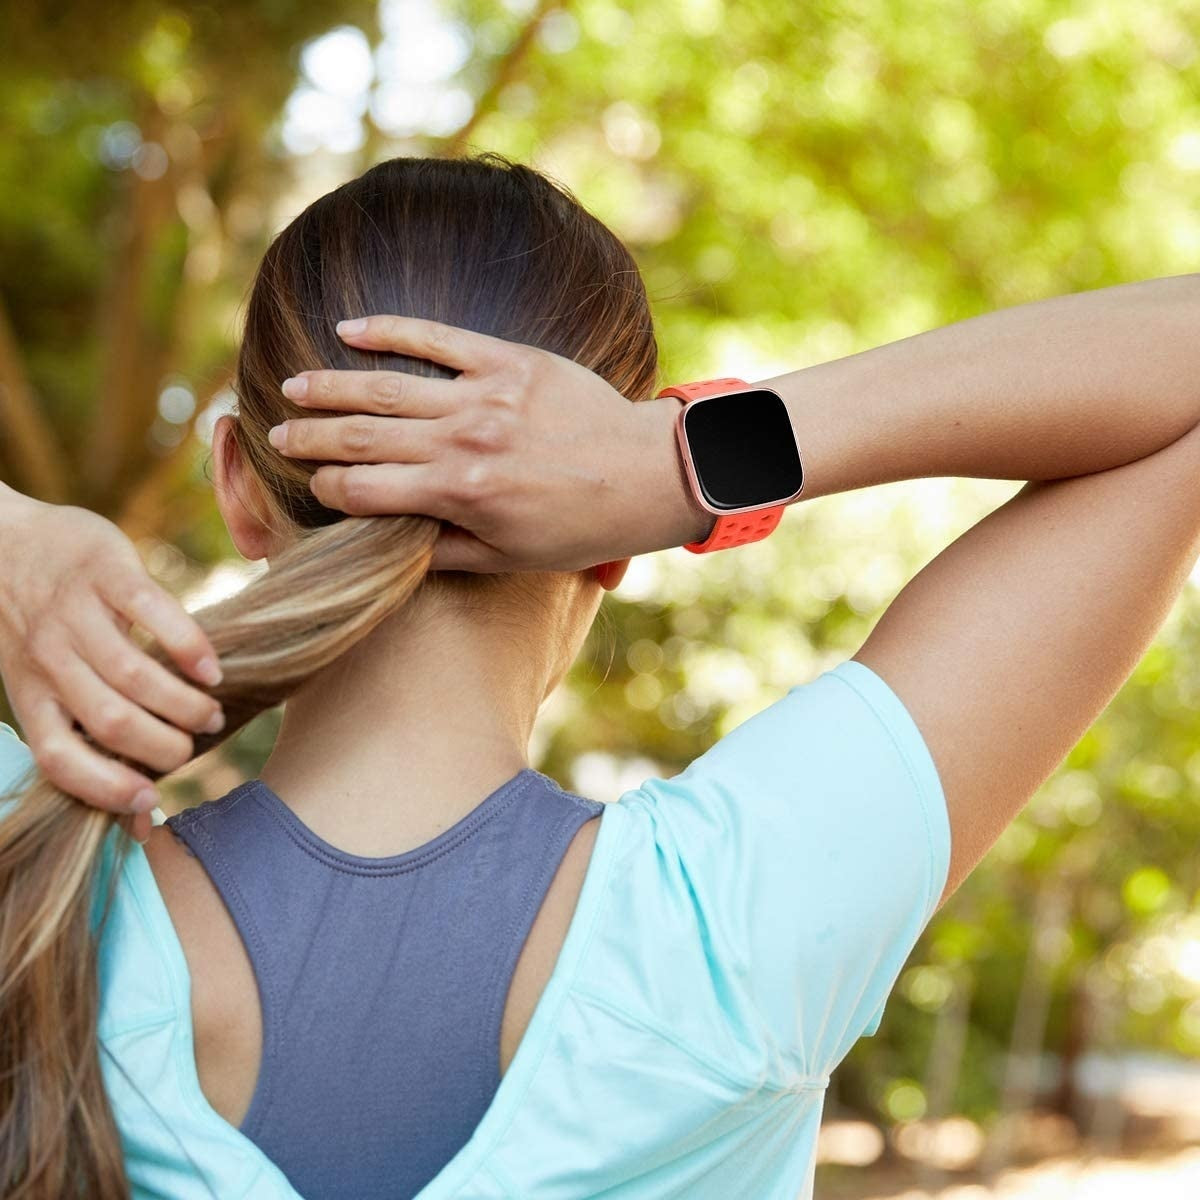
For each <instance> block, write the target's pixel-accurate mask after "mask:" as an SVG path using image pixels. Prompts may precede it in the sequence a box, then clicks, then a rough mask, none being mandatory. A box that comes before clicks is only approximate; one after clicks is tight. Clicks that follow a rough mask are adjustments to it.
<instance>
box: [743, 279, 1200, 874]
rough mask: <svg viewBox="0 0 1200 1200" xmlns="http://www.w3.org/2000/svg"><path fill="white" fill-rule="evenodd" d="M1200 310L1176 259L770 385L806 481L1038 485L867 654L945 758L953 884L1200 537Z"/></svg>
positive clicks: (1101, 693) (1010, 810)
mask: <svg viewBox="0 0 1200 1200" xmlns="http://www.w3.org/2000/svg"><path fill="white" fill-rule="evenodd" d="M1198 328H1200V276H1196V275H1188V276H1178V277H1174V278H1170V279H1161V280H1153V281H1150V282H1147V283H1138V284H1131V285H1124V286H1121V287H1114V288H1108V289H1104V290H1101V291H1095V292H1088V293H1083V294H1081V295H1076V296H1068V297H1062V298H1059V299H1055V300H1048V301H1042V302H1038V303H1035V304H1029V305H1024V306H1021V307H1019V308H1014V309H1008V310H1005V311H1002V312H998V313H994V314H991V315H988V316H985V317H979V318H974V319H972V320H969V321H964V322H961V323H960V324H957V325H952V326H948V327H947V328H945V329H940V330H936V331H934V332H932V333H928V334H921V335H919V336H917V337H913V338H908V339H906V340H905V341H901V342H896V343H893V344H892V345H889V346H884V347H881V348H880V349H878V350H871V351H867V352H866V353H864V354H859V355H855V356H853V357H851V358H847V359H843V360H840V361H838V362H834V363H828V364H823V365H821V366H819V367H814V368H810V369H808V370H805V371H798V372H795V373H794V374H791V375H786V376H783V377H782V378H779V379H775V380H768V381H766V383H767V386H771V387H774V388H776V389H777V390H778V391H779V392H780V393H781V394H782V395H783V396H784V397H785V400H786V402H787V404H788V407H789V411H790V412H791V414H792V418H793V421H794V423H795V425H796V428H797V430H798V431H799V434H800V440H801V445H802V446H804V448H805V451H806V465H807V467H808V479H809V481H810V484H811V491H810V492H809V494H810V495H821V494H824V493H827V492H837V491H844V490H847V489H849V488H854V487H861V486H863V485H865V484H869V483H876V482H881V481H885V480H894V479H905V478H912V477H916V476H923V475H974V476H982V477H991V478H1007V479H1027V480H1037V481H1042V482H1036V483H1031V484H1030V485H1029V486H1028V487H1026V488H1024V489H1022V490H1021V492H1020V493H1018V495H1017V496H1015V497H1014V498H1013V499H1012V500H1010V501H1009V502H1008V503H1007V504H1004V505H1002V506H1001V507H1000V508H999V509H997V510H996V511H995V512H994V513H992V514H990V515H989V516H988V517H986V518H984V520H983V521H981V522H980V523H979V524H978V525H976V526H975V527H974V528H972V529H970V530H968V531H967V532H966V533H965V534H964V535H963V536H962V537H960V538H959V539H958V540H957V541H956V542H955V543H954V544H953V545H951V546H949V547H948V548H947V549H946V550H944V551H943V552H942V553H941V554H940V555H938V556H937V558H935V559H934V560H933V561H932V562H931V563H930V564H929V565H928V566H927V567H925V569H924V570H922V571H921V572H920V573H919V574H918V575H917V576H916V577H915V578H914V579H913V580H912V581H911V582H910V583H909V584H908V585H907V586H906V587H905V588H904V589H903V591H902V592H901V593H900V595H899V596H898V597H897V599H896V600H895V601H894V602H893V603H892V604H891V606H890V607H889V608H888V610H887V612H886V613H885V614H884V615H883V617H882V618H881V619H880V621H879V623H878V624H877V626H876V627H875V629H874V630H873V631H872V633H871V635H870V637H868V639H867V641H866V643H865V644H864V645H863V647H862V649H861V650H860V651H859V652H858V654H857V655H855V657H856V658H857V659H858V660H859V661H861V662H863V663H865V664H866V665H867V666H869V667H871V668H872V669H873V670H875V671H877V673H878V674H880V675H881V676H882V677H883V678H884V679H885V680H886V681H887V682H888V683H889V684H890V685H891V686H892V688H893V690H894V691H895V692H896V693H897V694H898V695H899V696H900V698H901V699H902V700H903V701H904V703H905V705H906V707H907V708H908V709H909V711H910V712H911V713H912V715H913V717H914V719H915V720H916V723H917V725H918V727H919V728H920V730H921V732H922V735H923V736H924V738H925V740H926V743H927V744H928V746H929V749H930V752H931V754H932V755H933V758H934V761H935V762H936V764H937V767H938V771H939V774H940V776H941V779H942V785H943V789H944V791H945V794H946V801H947V806H948V809H949V814H950V827H951V835H952V854H951V863H950V873H949V880H948V883H947V886H946V892H945V894H946V895H949V894H950V893H951V892H952V891H953V890H954V889H955V888H956V887H957V886H958V885H959V884H960V883H961V882H962V880H963V879H964V878H965V876H966V875H967V873H968V872H969V871H970V870H971V868H972V867H973V866H974V865H975V863H976V862H978V860H979V859H980V858H981V857H982V855H983V854H984V853H985V851H986V850H987V849H988V848H989V847H990V846H991V844H992V843H993V842H994V841H995V839H996V838H997V837H998V836H999V835H1000V833H1001V832H1002V831H1003V829H1004V827H1005V826H1006V825H1007V824H1008V823H1009V821H1010V820H1011V819H1012V818H1013V816H1015V815H1016V813H1017V812H1018V811H1019V809H1020V808H1021V807H1022V806H1023V805H1024V804H1025V802H1026V801H1027V800H1028V798H1029V796H1030V795H1031V794H1032V792H1033V791H1034V789H1035V788H1036V787H1037V786H1038V785H1039V784H1040V783H1041V782H1042V781H1043V780H1044V779H1045V778H1046V777H1047V776H1048V775H1049V774H1050V772H1051V771H1052V770H1053V769H1054V768H1055V766H1056V765H1057V764H1058V763H1059V762H1061V761H1062V759H1063V758H1064V757H1065V756H1066V754H1067V752H1068V751H1069V750H1070V749H1071V747H1072V746H1073V745H1074V744H1075V742H1076V741H1078V739H1079V738H1080V737H1081V736H1082V734H1083V732H1084V731H1085V730H1086V729H1087V727H1088V726H1089V725H1090V724H1091V723H1092V722H1093V721H1094V720H1095V719H1096V717H1097V716H1098V715H1099V713H1100V711H1101V710H1102V709H1103V708H1104V706H1105V705H1106V704H1107V703H1108V702H1109V700H1110V699H1111V698H1112V696H1113V694H1114V693H1115V692H1116V690H1117V689H1118V688H1119V687H1120V685H1121V684H1122V683H1123V682H1124V680H1125V679H1126V677H1127V676H1128V675H1129V673H1130V672H1131V671H1132V669H1133V667H1134V666H1135V665H1136V663H1137V661H1138V659H1139V658H1140V657H1141V655H1142V654H1143V653H1144V651H1145V649H1146V647H1147V645H1148V643H1149V642H1150V640H1151V639H1152V638H1153V636H1154V634H1155V632H1156V631H1157V629H1158V627H1159V625H1160V624H1161V622H1162V620H1163V618H1164V617H1165V615H1166V613H1167V611H1168V609H1169V608H1170V605H1171V603H1172V602H1173V601H1174V599H1175V598H1176V596H1177V595H1178V593H1179V591H1180V589H1181V588H1182V586H1183V583H1184V581H1185V579H1186V578H1187V574H1188V571H1189V569H1190V568H1191V566H1192V565H1193V563H1194V562H1195V560H1196V556H1197V553H1200V429H1198V428H1197V426H1198V425H1200V339H1197V337H1196V336H1195V331H1196V330H1197V329H1198ZM806 486H807V485H806Z"/></svg>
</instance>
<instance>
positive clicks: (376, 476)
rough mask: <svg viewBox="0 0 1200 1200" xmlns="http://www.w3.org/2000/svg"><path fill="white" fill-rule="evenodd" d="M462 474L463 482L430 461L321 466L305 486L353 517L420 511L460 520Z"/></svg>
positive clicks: (465, 500) (464, 493)
mask: <svg viewBox="0 0 1200 1200" xmlns="http://www.w3.org/2000/svg"><path fill="white" fill-rule="evenodd" d="M462 478H463V479H465V480H466V481H467V482H463V481H462V479H460V476H459V474H458V473H456V472H452V471H449V470H447V469H446V468H445V467H441V466H438V465H437V464H435V463H379V464H370V465H362V466H352V467H337V466H323V467H318V468H317V470H316V471H315V472H314V473H313V477H312V479H311V480H310V482H309V487H310V488H311V489H312V493H313V495H314V496H316V498H317V499H318V500H320V502H321V503H322V504H324V505H325V507H326V508H336V509H338V510H339V511H341V512H344V513H349V514H350V515H351V516H354V517H370V516H382V515H387V514H397V513H420V514H422V515H423V516H427V517H440V518H441V519H442V520H445V521H454V522H456V523H457V524H462V520H461V518H462V517H463V516H464V514H465V513H466V512H467V511H468V510H469V507H470V496H469V494H468V493H469V492H470V489H471V486H472V485H471V483H470V482H469V480H470V479H471V478H472V477H471V475H470V472H466V473H464V475H463V477H462Z"/></svg>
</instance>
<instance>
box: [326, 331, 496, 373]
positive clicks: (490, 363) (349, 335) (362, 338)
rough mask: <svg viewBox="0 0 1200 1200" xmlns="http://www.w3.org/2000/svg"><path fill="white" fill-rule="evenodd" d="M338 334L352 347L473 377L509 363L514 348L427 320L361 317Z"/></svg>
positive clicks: (494, 339) (473, 332)
mask: <svg viewBox="0 0 1200 1200" xmlns="http://www.w3.org/2000/svg"><path fill="white" fill-rule="evenodd" d="M337 331H338V336H339V337H340V338H341V339H342V341H344V342H347V343H349V344H350V345H351V346H360V347H362V348H363V349H364V350H390V351H393V352H394V353H396V354H407V355H410V356H411V357H413V358H425V359H428V360H429V361H430V362H435V363H441V364H442V366H445V367H452V368H453V369H454V370H456V371H463V372H466V373H467V374H469V375H482V374H486V373H487V372H488V371H490V370H492V369H494V368H496V367H499V366H501V365H503V364H504V363H506V362H508V361H509V360H510V358H511V357H512V354H513V345H514V344H513V343H512V342H506V341H505V340H504V339H503V338H496V337H491V336H490V335H489V334H486V333H476V332H475V331H474V330H471V329H460V328H459V327H458V326H457V325H443V324H442V323H441V322H440V321H428V320H426V319H425V318H424V317H395V316H373V317H357V318H355V319H353V320H349V321H339V322H338V326H337Z"/></svg>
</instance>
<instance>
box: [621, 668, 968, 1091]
mask: <svg viewBox="0 0 1200 1200" xmlns="http://www.w3.org/2000/svg"><path fill="white" fill-rule="evenodd" d="M639 795H640V796H641V797H642V798H643V799H644V800H646V801H649V802H650V803H651V804H652V805H653V808H654V809H655V811H656V813H657V817H658V821H659V823H660V825H661V826H662V827H663V828H664V829H666V830H667V831H668V832H667V833H666V834H664V835H661V836H660V847H661V846H667V845H668V844H669V851H668V852H667V853H668V854H669V857H670V859H671V861H672V862H678V864H679V867H678V870H677V871H675V872H674V875H673V876H671V877H678V878H679V879H682V880H684V881H685V882H686V889H687V893H688V897H689V900H688V903H689V904H690V906H691V907H692V908H693V909H694V911H695V912H696V914H697V915H696V927H697V929H699V930H700V931H701V935H702V940H703V943H704V953H705V956H706V959H707V965H706V974H707V975H708V977H709V978H710V979H711V984H708V983H706V988H707V990H708V991H709V992H711V994H712V995H714V996H717V997H719V998H720V1002H721V1003H722V1004H723V1005H724V1006H725V1007H726V1008H727V1009H728V1011H729V1016H730V1020H731V1021H734V1022H736V1024H737V1025H738V1027H739V1029H742V1030H746V1029H748V1028H749V1027H751V1026H754V1027H755V1028H756V1029H757V1035H756V1036H758V1037H759V1038H761V1039H762V1040H763V1043H764V1044H765V1045H766V1046H767V1047H768V1058H767V1060H766V1061H770V1062H776V1063H779V1062H782V1063H784V1064H786V1073H787V1074H788V1075H789V1076H790V1077H791V1079H790V1081H791V1082H796V1079H797V1077H799V1076H804V1077H807V1078H813V1079H820V1078H824V1077H826V1076H827V1075H828V1074H829V1072H830V1071H832V1069H833V1068H834V1067H835V1066H836V1065H837V1064H838V1063H839V1062H840V1061H841V1060H842V1058H844V1057H845V1055H846V1053H847V1052H848V1051H849V1049H850V1047H851V1046H852V1045H853V1044H854V1042H855V1041H857V1040H858V1038H859V1037H861V1036H863V1035H864V1034H868V1033H873V1032H874V1031H875V1030H876V1029H877V1028H878V1024H879V1020H880V1018H881V1016H882V1013H883V1008H884V1004H885V1001H886V999H887V996H888V994H889V992H890V991H891V989H892V987H893V985H894V984H895V981H896V979H897V977H898V976H899V974H900V971H901V969H902V968H903V965H904V962H905V960H906V959H907V957H908V955H909V953H910V952H911V951H912V948H913V946H914V945H915V943H916V941H917V938H918V937H919V936H920V934H921V932H922V930H923V929H924V928H925V926H926V925H927V924H928V922H929V920H930V918H931V917H932V916H933V913H934V911H935V910H936V907H937V903H938V899H939V897H940V896H941V892H942V890H943V888H944V886H945V881H946V877H947V872H948V870H949V860H950V827H949V820H948V817H947V813H946V806H945V798H944V795H943V792H942V787H941V783H940V780H939V778H938V774H937V769H936V767H935V765H934V762H933V759H932V757H931V755H930V753H929V750H928V748H927V746H926V744H925V741H924V739H923V738H922V736H921V733H920V731H919V730H918V728H917V726H916V723H915V722H914V720H913V719H912V717H911V716H910V715H909V713H908V710H907V709H906V708H905V707H904V705H903V703H902V702H901V700H900V698H899V697H898V696H897V695H896V694H895V692H893V691H892V690H891V688H890V687H889V686H888V684H887V683H885V682H884V680H883V679H882V678H881V677H880V676H879V675H877V674H875V672H873V671H872V670H871V669H870V668H869V667H867V666H865V665H864V664H862V663H859V662H856V661H854V660H850V661H848V662H845V663H843V664H841V666H839V667H837V668H835V669H833V670H831V671H827V672H826V673H825V674H823V675H821V676H820V677H818V678H817V679H815V680H813V681H812V682H811V683H808V684H803V685H800V686H797V687H794V688H792V689H791V690H789V691H788V692H787V693H786V694H785V695H784V696H783V697H782V698H781V699H779V700H777V701H776V702H775V703H773V704H771V705H769V706H768V707H767V708H765V709H764V710H763V711H762V712H760V713H757V714H756V715H754V716H753V717H750V718H749V719H748V720H746V721H744V722H743V723H742V724H741V725H739V726H738V727H736V728H735V729H733V730H732V731H731V732H730V733H728V734H727V735H726V736H725V737H723V738H722V739H721V740H720V741H719V742H717V743H716V745H714V746H713V747H712V748H710V749H709V750H708V751H707V752H706V753H704V754H702V755H701V756H700V757H699V758H697V759H696V760H695V761H694V762H692V763H691V764H690V765H689V766H688V767H687V768H686V769H684V770H683V771H681V772H680V773H679V774H677V775H675V776H673V777H672V778H671V779H668V780H661V779H656V780H647V781H646V782H645V783H644V784H643V785H642V787H641V789H639ZM662 856H663V851H662V850H661V849H660V857H662ZM667 877H668V876H666V875H664V878H667Z"/></svg>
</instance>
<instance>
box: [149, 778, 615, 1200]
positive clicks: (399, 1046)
mask: <svg viewBox="0 0 1200 1200" xmlns="http://www.w3.org/2000/svg"><path fill="white" fill-rule="evenodd" d="M602 810H603V805H602V804H600V803H598V802H597V801H595V800H587V799H584V798H583V797H581V796H576V795H573V794H572V793H570V792H567V791H564V790H563V789H562V788H561V787H559V785H558V784H557V783H555V782H554V780H552V779H550V778H549V777H548V776H546V775H543V774H542V773H540V772H539V771H536V770H534V769H533V768H531V767H526V768H524V769H522V770H521V771H520V772H518V773H517V774H516V775H515V776H514V777H513V778H511V779H509V780H508V781H507V782H506V783H504V784H502V785H501V786H500V787H499V788H497V789H496V790H495V791H494V792H492V793H491V795H489V796H487V797H486V798H485V799H484V800H483V801H482V803H481V804H479V805H478V807H476V808H475V809H474V810H473V811H472V812H470V813H468V814H467V816H465V817H464V818H463V819H462V820H461V821H459V822H458V823H457V824H455V825H453V826H452V827H451V828H449V829H447V830H445V831H444V832H443V833H441V834H439V835H438V836H437V837H436V838H434V839H433V840H432V841H430V842H427V843H426V844H425V845H423V846H420V847H417V848H416V849H414V850H410V851H407V852H405V853H403V854H397V855H393V856H391V857H388V858H366V857H360V856H358V855H354V854H347V853H345V852H344V851H341V850H338V849H336V848H335V847H333V846H331V845H330V844H329V843H327V842H325V841H324V840H323V839H322V838H320V837H318V836H317V834H315V833H314V832H313V831H312V830H311V829H309V828H308V827H307V826H306V825H305V824H304V823H303V822H302V821H300V819H299V818H298V817H297V816H296V815H295V814H294V813H293V812H292V811H291V809H290V808H288V807H287V805H286V804H284V802H283V801H282V800H281V799H280V798H279V797H278V796H277V795H276V794H275V793H274V792H273V791H271V789H270V788H269V787H267V785H266V784H265V783H263V782H262V781H261V780H251V781H250V782H248V783H244V784H241V785H239V786H238V787H236V788H234V789H233V790H232V791H231V792H229V793H228V794H227V795H225V796H223V797H222V798H220V799H219V800H212V801H208V802H207V803H204V804H201V805H199V806H197V807H195V808H192V809H189V810H186V811H184V812H182V813H180V814H178V815H176V816H174V817H171V818H169V819H168V820H167V825H168V826H169V827H170V828H171V829H172V830H173V831H174V833H175V834H176V836H177V837H179V838H180V839H181V840H182V842H183V843H184V845H185V846H186V847H187V849H188V850H189V851H190V852H191V853H192V854H193V855H195V856H196V857H197V858H198V859H199V860H200V862H201V864H202V865H203V866H204V868H205V870H206V871H207V873H208V875H209V876H210V877H211V879H212V881H213V884H214V885H215V886H216V888H217V890H218V891H219V893H220V895H221V897H222V898H223V900H224V902H225V904H226V906H227V907H228V909H229V911H230V913H231V915H232V917H233V920H234V922H235V923H236V925H237V928H238V931H239V932H240V934H241V937H242V941H243V942H244V944H245V947H246V952H247V954H248V955H249V958H250V962H251V964H252V966H253V968H254V974H255V978H256V980H257V982H258V991H259V1000H260V1004H261V1008H262V1059H261V1066H260V1069H259V1075H258V1079H257V1082H256V1085H255V1090H254V1094H253V1097H252V1099H251V1102H250V1107H249V1109H248V1110H247V1112H246V1116H245V1118H244V1120H243V1121H242V1124H241V1126H240V1130H241V1132H242V1133H244V1134H245V1135H246V1136H247V1137H248V1138H250V1139H251V1140H252V1141H253V1142H255V1143H256V1144H257V1145H258V1146H259V1147H260V1148H261V1149H262V1150H263V1152H264V1153H265V1154H267V1155H268V1157H270V1158H271V1159H272V1160H273V1161H274V1162H275V1163H276V1164H277V1165H278V1166H279V1167H280V1169H281V1170H282V1171H283V1172H284V1174H285V1175H287V1177H288V1179H289V1181H290V1182H291V1184H292V1186H293V1187H295V1189H296V1190H297V1191H298V1192H300V1194H301V1195H303V1196H304V1197H305V1198H306V1200H326V1198H333V1197H339V1198H340V1197H347V1196H353V1197H355V1200H374V1198H375V1197H387V1198H388V1200H402V1198H405V1197H411V1196H413V1195H415V1194H416V1193H417V1192H418V1191H420V1189H421V1188H422V1187H423V1186H424V1185H425V1184H426V1183H428V1182H429V1180H430V1179H432V1178H433V1177H434V1176H435V1175H436V1174H437V1173H438V1172H439V1171H440V1170H441V1169H442V1167H443V1166H445V1165H446V1163H447V1162H449V1161H450V1159H451V1158H452V1157H453V1156H454V1155H455V1154H456V1153H457V1151H458V1150H459V1149H460V1148H461V1147H462V1146H463V1145H464V1144H465V1143H466V1142H467V1141H468V1139H469V1138H470V1136H471V1134H472V1132H473V1131H474V1129H475V1126H476V1125H477V1124H478V1123H479V1120H480V1118H481V1117H482V1116H483V1113H484V1111H485V1110H486V1109H487V1107H488V1105H489V1104H490V1102H491V1099H492V1096H493V1094H494V1092H495V1091H496V1088H497V1086H498V1085H499V1082H500V1063H499V1056H500V1021H501V1017H502V1015H503V1012H504V1005H505V1000H506V999H507V996H508V989H509V984H510V981H511V979H512V974H513V970H514V968H515V966H516V962H517V958H518V956H519V954H520V952H521V948H522V946H523V945H524V943H525V939H526V937H527V936H528V934H529V930H530V927H531V926H532V924H533V920H534V917H535V916H536V915H537V912H538V909H539V908H540V907H541V904H542V901H543V899H544V898H545V895H546V891H547V889H548V888H549V886H550V883H551V881H552V879H553V878H554V874H555V872H556V871H557V869H558V866H559V864H560V862H561V861H562V857H563V855H564V854H565V852H566V849H567V846H568V845H569V844H570V842H571V839H572V838H573V837H574V836H575V834H576V833H577V832H578V830H579V828H580V826H581V825H583V823H584V822H586V821H587V820H589V819H590V818H591V817H594V816H597V815H598V814H599V813H600V812H601V811H602Z"/></svg>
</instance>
